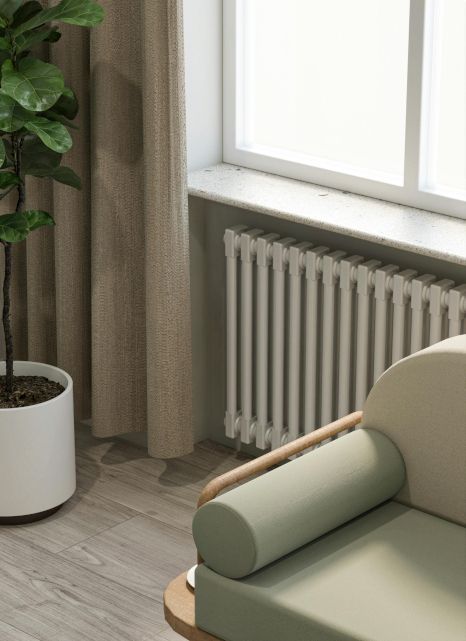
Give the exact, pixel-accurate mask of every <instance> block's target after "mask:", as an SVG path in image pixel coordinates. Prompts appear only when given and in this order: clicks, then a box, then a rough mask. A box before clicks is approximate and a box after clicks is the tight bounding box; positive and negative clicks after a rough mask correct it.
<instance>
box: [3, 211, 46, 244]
mask: <svg viewBox="0 0 466 641" xmlns="http://www.w3.org/2000/svg"><path fill="white" fill-rule="evenodd" d="M45 225H55V221H54V220H53V218H52V216H51V215H50V214H48V213H47V212H46V211H41V210H38V209H30V210H28V211H22V212H15V213H13V214H4V215H3V216H0V240H3V241H5V242H7V243H19V242H20V241H22V240H24V239H25V238H26V237H27V235H28V234H29V233H30V232H31V231H34V230H35V229H39V227H44V226H45Z"/></svg>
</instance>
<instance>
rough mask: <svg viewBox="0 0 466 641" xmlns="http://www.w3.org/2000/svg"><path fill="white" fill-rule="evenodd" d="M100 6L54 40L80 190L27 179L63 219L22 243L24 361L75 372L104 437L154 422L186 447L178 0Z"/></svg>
mask: <svg viewBox="0 0 466 641" xmlns="http://www.w3.org/2000/svg"><path fill="white" fill-rule="evenodd" d="M51 4H52V3H51ZM101 4H102V5H103V6H104V7H105V9H106V17H105V21H104V23H103V24H102V25H100V26H99V27H97V28H96V29H94V30H92V31H91V32H90V33H89V32H88V31H86V30H83V29H80V28H79V27H72V26H66V25H64V26H63V29H62V31H63V38H62V40H61V41H60V42H59V43H57V44H56V45H54V46H53V47H51V59H52V62H54V63H55V64H57V65H58V66H59V67H60V68H61V69H62V70H63V72H64V75H65V80H66V82H67V83H68V84H69V85H70V86H71V87H72V88H73V89H74V90H75V91H76V93H77V95H78V96H79V99H80V105H81V110H80V115H79V117H78V118H79V119H78V124H79V127H80V130H79V131H78V132H73V139H74V148H73V150H72V151H71V152H70V153H69V154H67V155H66V157H65V159H64V162H66V164H67V165H69V166H71V167H73V169H75V171H76V172H77V173H78V174H79V175H80V176H81V178H82V180H83V190H82V192H75V191H74V190H72V189H71V188H69V187H65V186H63V185H60V184H58V183H54V184H53V185H51V183H50V181H49V180H48V179H44V180H39V179H29V178H28V203H29V205H30V206H36V205H40V206H41V207H44V208H45V209H48V210H49V211H50V212H51V213H52V214H53V215H54V217H55V219H56V222H57V226H56V227H55V229H54V230H53V231H52V230H50V229H42V230H39V231H36V232H34V234H31V235H30V237H29V239H28V241H27V246H26V245H23V246H16V247H15V250H14V269H15V273H14V286H13V317H14V326H13V329H14V343H15V349H16V358H17V359H20V358H22V359H25V358H28V359H30V360H40V361H45V362H50V363H57V364H58V365H59V366H60V367H63V368H64V369H65V370H67V371H68V372H69V373H70V374H71V376H72V378H73V380H74V385H75V404H76V412H77V416H78V417H79V418H88V417H89V416H92V425H93V432H94V434H95V435H96V436H112V435H116V434H122V433H128V432H141V431H146V430H147V433H148V445H149V452H150V454H152V455H153V456H158V457H163V458H168V457H174V456H181V455H183V454H186V453H187V452H189V451H190V450H191V449H192V445H193V441H192V419H191V413H192V407H191V406H192V378H191V372H192V363H191V316H190V289H189V287H190V284H189V232H188V212H187V188H186V149H185V111H184V110H185V101H184V75H183V74H184V70H183V39H182V33H183V29H182V1H181V0H165V1H162V0H146V1H144V0H142V1H141V2H127V0H113V1H110V0H103V1H101ZM10 206H11V204H10ZM7 207H8V205H5V201H3V203H2V210H3V211H7Z"/></svg>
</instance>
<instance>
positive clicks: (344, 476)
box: [193, 429, 405, 579]
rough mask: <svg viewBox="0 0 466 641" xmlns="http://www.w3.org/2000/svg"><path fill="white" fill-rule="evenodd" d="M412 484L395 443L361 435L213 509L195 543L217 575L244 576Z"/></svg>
mask: <svg viewBox="0 0 466 641" xmlns="http://www.w3.org/2000/svg"><path fill="white" fill-rule="evenodd" d="M404 480H405V467H404V463H403V459H402V457H401V454H400V452H399V451H398V449H397V448H396V446H395V445H394V444H393V443H392V441H390V439H388V438H387V437H386V436H384V435H383V434H381V433H380V432H377V431H375V430H362V429H359V430H356V431H355V432H351V433H350V434H347V435H345V436H343V437H340V438H338V439H337V440H335V441H332V442H331V443H328V444H326V445H324V446H322V447H319V448H318V449H316V450H314V451H312V452H310V453H309V454H306V455H305V456H302V457H300V458H298V459H296V460H294V461H291V462H289V463H287V464H286V465H283V466H281V467H279V468H276V469H275V470H273V471H271V472H269V473H267V474H264V475H263V476H261V477H259V478H256V479H254V480H252V481H250V482H249V483H247V484H245V485H242V486H240V487H238V488H236V489H234V490H231V491H230V492H227V493H226V494H224V495H222V496H220V497H218V498H216V499H214V500H213V501H210V502H209V503H207V504H205V505H204V506H203V507H201V508H200V509H199V510H198V511H197V513H196V515H195V517H194V521H193V536H194V540H195V542H196V546H197V549H198V551H199V553H200V554H201V556H202V558H203V559H204V561H205V562H206V564H207V565H208V566H209V567H210V568H211V569H212V570H214V571H215V572H217V573H218V574H221V575H223V576H226V577H230V578H233V579H237V578H241V577H244V576H247V575H248V574H251V573H252V572H255V571H256V570H258V569H259V568H262V567H264V566H265V565H267V564H268V563H271V562H272V561H275V560H277V559H280V558H281V557H282V556H284V555H285V554H288V553H289V552H292V551H293V550H296V549H297V548H299V547H301V546H302V545H305V544H306V543H309V542H310V541H313V540H314V539H316V538H317V537H319V536H322V535H323V534H325V533H326V532H329V531H330V530H332V529H333V528H335V527H338V526H339V525H342V524H343V523H346V522H347V521H349V520H350V519H352V518H354V517H356V516H358V515H360V514H362V513H363V512H366V511H367V510H369V509H371V508H373V507H375V506H376V505H379V504H380V503H382V502H383V501H386V500H387V499H389V498H391V497H393V496H394V495H395V494H397V492H398V491H399V490H400V489H401V487H402V485H403V483H404Z"/></svg>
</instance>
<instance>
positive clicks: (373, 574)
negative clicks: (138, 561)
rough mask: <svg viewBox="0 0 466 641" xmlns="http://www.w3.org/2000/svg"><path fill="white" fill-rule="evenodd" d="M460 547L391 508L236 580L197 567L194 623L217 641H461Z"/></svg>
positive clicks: (426, 518) (460, 539) (463, 570)
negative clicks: (218, 640)
mask: <svg viewBox="0 0 466 641" xmlns="http://www.w3.org/2000/svg"><path fill="white" fill-rule="evenodd" d="M325 447H327V446H325ZM290 529H291V528H290ZM465 546H466V538H465V534H464V529H463V528H462V527H461V526H459V525H456V524H454V523H451V522H448V521H445V520H443V519H440V518H438V517H435V516H431V515H429V514H426V513H424V512H421V511H418V510H415V509H412V508H408V507H405V506H403V505H400V504H398V503H395V502H390V503H388V504H385V505H382V506H380V507H378V508H376V509H375V510H373V511H372V512H370V513H368V514H366V515H364V516H361V517H359V518H357V519H356V520H354V521H352V522H350V523H348V524H346V525H344V526H342V527H340V528H339V529H337V530H335V531H333V532H331V533H329V534H326V535H325V536H323V537H322V538H321V539H319V540H317V541H314V542H312V543H310V544H308V545H306V546H305V547H303V548H301V549H300V550H298V551H295V552H294V553H292V554H290V555H288V556H286V557H284V558H283V559H281V560H280V561H278V562H276V563H273V564H271V565H269V566H267V567H265V568H263V569H261V570H259V571H258V572H256V573H254V574H252V575H250V576H248V577H246V578H244V579H241V580H232V579H229V578H226V577H223V576H221V575H220V574H217V573H215V572H213V571H212V570H211V569H209V568H208V567H207V566H206V565H201V566H200V567H199V568H198V569H197V572H196V623H197V625H198V627H200V628H201V629H203V630H206V631H207V632H210V633H211V634H213V635H214V636H217V637H218V638H220V639H223V640H225V641H350V640H351V641H465V635H466V608H465V607H464V605H465V603H464V599H465V598H466V585H465V583H466V567H465V549H466V547H465Z"/></svg>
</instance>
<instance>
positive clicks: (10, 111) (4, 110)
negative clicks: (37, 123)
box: [0, 92, 35, 133]
mask: <svg viewBox="0 0 466 641" xmlns="http://www.w3.org/2000/svg"><path fill="white" fill-rule="evenodd" d="M34 116H35V114H34V112H32V111H27V110H26V109H23V108H22V107H21V105H18V103H17V102H16V101H15V100H13V98H10V96H7V95H5V94H4V93H1V92H0V129H2V130H3V131H6V132H8V133H11V132H12V131H18V129H21V128H22V127H23V126H24V123H25V122H26V121H27V120H29V119H30V118H34Z"/></svg>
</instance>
